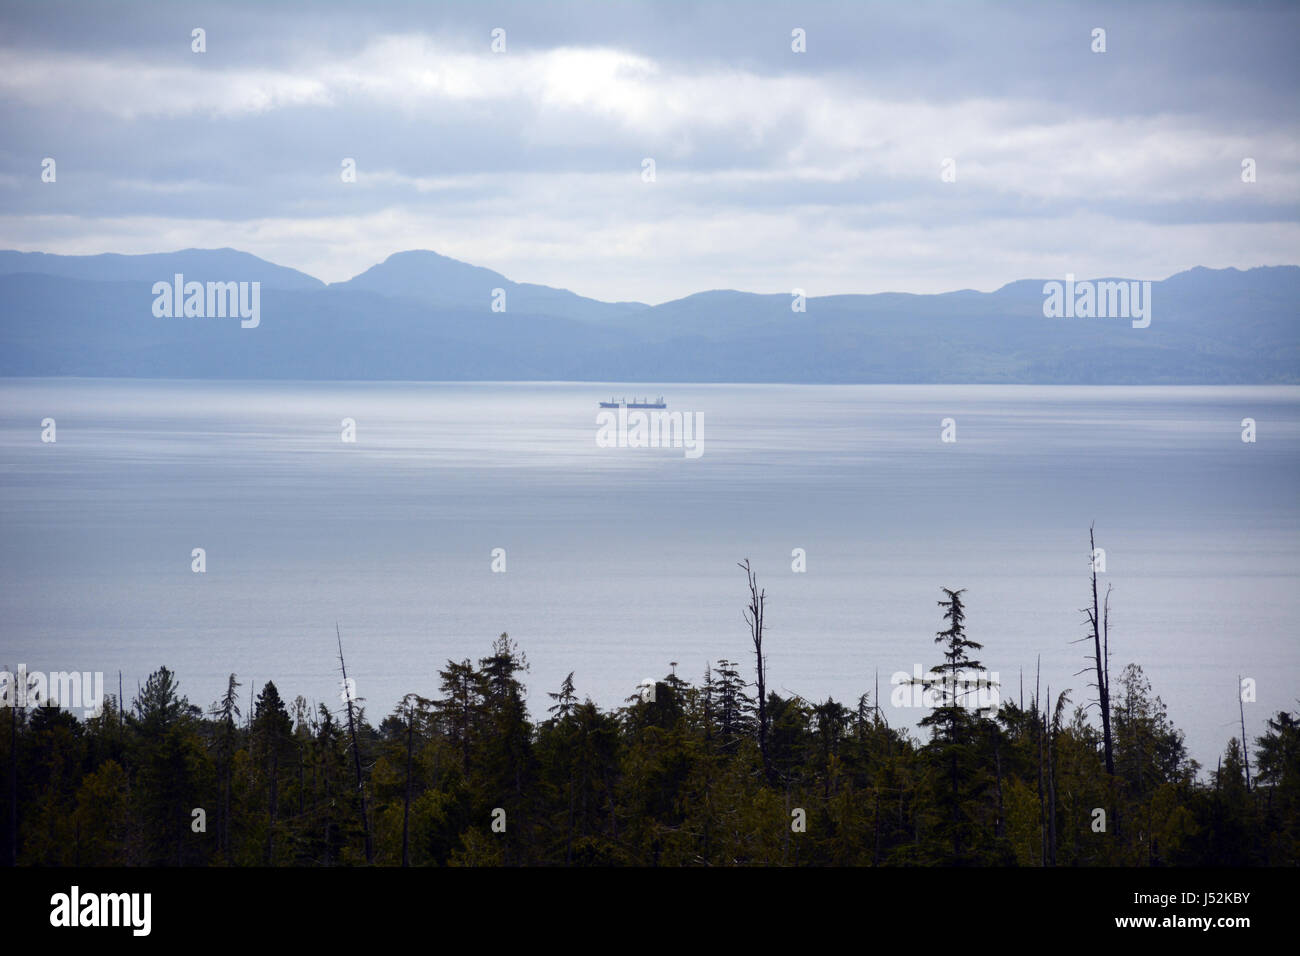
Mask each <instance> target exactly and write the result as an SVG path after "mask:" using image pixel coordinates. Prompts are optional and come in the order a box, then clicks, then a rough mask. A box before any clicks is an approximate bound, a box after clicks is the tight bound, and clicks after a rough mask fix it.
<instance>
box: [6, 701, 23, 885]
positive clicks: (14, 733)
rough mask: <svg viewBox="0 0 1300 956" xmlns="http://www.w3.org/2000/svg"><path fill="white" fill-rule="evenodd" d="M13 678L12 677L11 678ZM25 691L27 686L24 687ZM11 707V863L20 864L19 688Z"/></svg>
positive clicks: (13, 864)
mask: <svg viewBox="0 0 1300 956" xmlns="http://www.w3.org/2000/svg"><path fill="white" fill-rule="evenodd" d="M11 679H12V678H11ZM23 690H24V691H26V690H27V688H25V687H24V688H23ZM11 692H12V693H13V694H14V705H13V706H12V707H10V708H9V865H10V866H17V865H18V701H19V699H20V698H19V697H18V689H17V687H13V688H12V690H11Z"/></svg>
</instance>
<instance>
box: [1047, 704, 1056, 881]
mask: <svg viewBox="0 0 1300 956" xmlns="http://www.w3.org/2000/svg"><path fill="white" fill-rule="evenodd" d="M1047 702H1048V703H1049V704H1050V703H1051V702H1052V688H1051V686H1050V685H1049V686H1048V688H1047ZM1055 744H1056V718H1055V716H1053V717H1052V718H1051V719H1050V720H1049V721H1047V865H1048V866H1056V761H1055V758H1054V755H1053V753H1052V751H1053V749H1054V748H1055Z"/></svg>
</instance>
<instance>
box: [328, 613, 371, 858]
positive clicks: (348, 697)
mask: <svg viewBox="0 0 1300 956" xmlns="http://www.w3.org/2000/svg"><path fill="white" fill-rule="evenodd" d="M334 634H335V636H336V637H338V640H339V670H341V671H342V672H343V696H344V698H345V703H346V704H347V708H348V736H349V737H351V739H352V762H353V766H354V767H355V768H356V773H357V796H358V797H360V798H361V832H362V833H364V834H365V840H366V862H367V863H374V862H375V847H374V844H373V843H372V842H371V840H370V815H369V814H368V813H367V812H366V787H365V784H364V783H363V782H362V779H361V749H360V748H359V747H358V746H357V725H356V721H355V720H354V719H353V715H352V700H353V697H354V696H355V695H354V694H353V693H352V689H351V686H350V685H349V684H348V667H347V665H346V664H345V663H343V636H342V635H341V634H340V633H339V625H338V622H337V621H336V622H335V623H334Z"/></svg>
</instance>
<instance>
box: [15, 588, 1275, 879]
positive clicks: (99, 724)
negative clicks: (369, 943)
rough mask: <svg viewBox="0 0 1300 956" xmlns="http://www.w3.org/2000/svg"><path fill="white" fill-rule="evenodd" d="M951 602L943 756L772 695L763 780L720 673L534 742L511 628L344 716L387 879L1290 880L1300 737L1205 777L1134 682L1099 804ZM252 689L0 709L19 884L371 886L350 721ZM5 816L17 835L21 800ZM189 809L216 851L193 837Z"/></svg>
mask: <svg viewBox="0 0 1300 956" xmlns="http://www.w3.org/2000/svg"><path fill="white" fill-rule="evenodd" d="M961 595H962V592H961V591H958V590H950V591H946V594H945V598H946V599H945V600H944V601H942V602H940V604H941V606H942V607H943V609H944V615H945V620H946V623H947V627H946V628H945V629H944V630H943V631H941V632H940V633H939V635H938V638H939V641H938V643H939V644H940V645H941V647H942V650H943V663H941V664H939V665H937V666H935V667H934V668H932V669H931V671H930V675H929V676H928V677H927V678H925V680H926V682H928V683H929V685H930V686H931V687H932V689H933V691H934V693H936V694H937V695H938V699H937V701H936V703H937V704H938V706H936V707H934V708H933V710H932V711H931V713H930V714H929V715H928V716H927V717H926V718H925V719H924V720H923V721H922V722H921V723H922V726H923V727H924V728H926V729H928V730H929V740H927V741H924V742H922V741H918V740H916V739H914V738H913V737H912V736H911V735H910V734H909V733H908V732H907V731H906V730H905V729H900V728H894V727H890V726H889V724H888V723H887V722H886V721H885V720H884V719H883V718H882V716H881V714H880V712H879V710H878V709H877V708H876V706H875V704H874V702H873V701H872V698H871V696H870V695H868V694H863V695H861V696H860V697H859V698H857V700H856V701H855V703H854V705H853V706H852V707H848V706H845V705H844V704H841V703H839V702H837V701H834V700H826V701H823V702H821V703H812V702H809V701H805V700H803V699H801V698H799V697H795V696H782V695H781V694H778V693H775V692H771V691H769V693H768V694H767V699H766V701H765V712H766V716H767V724H768V729H767V750H768V753H767V761H766V764H765V762H764V760H763V756H762V754H761V753H760V749H759V741H758V721H757V719H756V711H757V707H756V702H755V701H754V699H752V698H751V697H750V696H749V695H748V693H747V691H748V689H749V687H751V686H752V685H747V684H746V682H745V679H744V677H743V676H742V675H741V673H740V671H739V669H738V668H737V666H736V665H735V664H732V663H730V662H729V661H726V660H722V661H718V662H717V665H716V666H715V667H713V668H706V670H705V679H704V682H703V686H699V687H697V686H694V685H692V684H690V683H688V682H686V681H684V680H682V679H681V678H679V677H678V676H677V675H676V672H675V670H674V671H673V672H671V673H669V674H667V675H666V676H664V677H663V678H661V679H660V680H658V681H656V682H653V691H652V692H651V690H650V688H649V687H648V686H647V687H645V688H642V689H639V690H638V692H637V693H635V694H633V695H632V696H631V697H630V699H629V700H628V702H627V703H626V704H625V705H624V706H622V707H620V708H618V709H617V710H615V711H602V710H601V709H600V708H599V707H597V706H596V705H595V704H594V703H592V702H591V701H590V700H583V699H582V698H581V697H580V695H579V693H578V690H577V688H576V686H575V682H574V675H573V674H570V675H569V676H568V677H567V678H566V679H565V680H564V681H563V683H562V684H561V686H560V688H559V689H558V690H557V691H555V692H552V693H550V694H549V695H548V696H549V697H550V699H551V700H552V701H554V704H553V705H552V706H551V707H550V708H549V709H548V715H547V717H546V718H545V719H544V720H541V721H540V722H536V723H535V722H534V721H533V720H532V719H531V718H530V716H529V714H528V711H527V707H526V705H525V688H524V685H523V683H522V676H523V675H524V674H525V673H526V672H527V667H528V665H527V662H526V660H525V659H524V656H523V654H522V653H520V652H519V650H518V648H517V647H516V646H515V644H514V643H513V642H512V641H511V640H510V639H509V638H508V637H507V636H506V635H504V634H503V635H501V637H500V638H498V639H497V641H495V642H494V643H493V645H492V647H491V650H490V652H489V653H488V655H487V656H485V657H483V658H481V659H479V660H478V661H477V663H474V662H471V661H470V660H463V661H461V662H459V663H456V662H448V663H447V665H446V667H445V668H444V669H443V670H441V671H440V672H439V675H438V677H439V696H438V697H437V698H436V699H432V700H426V699H424V698H422V697H419V696H417V695H414V694H412V695H408V697H407V698H405V699H404V700H403V701H402V703H401V704H400V705H399V707H398V708H397V709H396V710H395V711H394V712H393V713H392V714H391V715H389V716H387V717H385V718H384V719H383V720H382V721H380V722H379V724H378V726H373V725H371V724H370V723H369V722H368V721H367V720H366V717H365V714H364V711H362V710H361V709H360V708H359V707H356V708H354V714H355V719H356V721H357V737H358V744H359V747H360V752H361V754H362V760H361V764H362V773H363V778H364V785H365V793H366V795H367V799H368V808H367V815H366V820H367V822H368V826H369V828H370V830H371V832H372V839H373V848H374V850H373V852H374V860H375V863H376V864H378V865H387V866H399V865H402V864H403V862H404V861H409V864H410V865H412V866H476V865H477V866H481V865H555V866H608V865H636V866H683V865H686V866H723V865H852V866H873V865H944V866H949V865H1004V864H1020V865H1028V866H1039V865H1043V864H1044V863H1046V864H1048V865H1051V864H1052V863H1053V862H1054V864H1055V865H1057V866H1085V865H1117V864H1129V865H1230V866H1238V865H1261V864H1267V865H1295V864H1297V863H1298V862H1300V720H1298V718H1297V715H1294V714H1288V713H1279V714H1277V715H1276V716H1275V717H1273V718H1272V719H1270V720H1269V721H1268V723H1267V727H1268V729H1267V731H1266V732H1265V733H1264V734H1263V735H1262V736H1260V737H1258V738H1257V739H1256V740H1255V741H1254V746H1253V748H1252V751H1251V765H1252V767H1253V768H1254V769H1255V774H1254V775H1253V778H1252V782H1251V785H1250V786H1248V785H1247V782H1246V777H1245V762H1244V759H1243V754H1242V749H1241V742H1240V741H1239V740H1232V741H1230V742H1229V743H1228V746H1227V749H1226V751H1225V753H1224V756H1223V758H1222V761H1221V762H1220V763H1219V765H1218V766H1217V767H1216V768H1215V770H1214V772H1213V773H1211V774H1209V775H1208V778H1207V779H1205V780H1201V779H1199V778H1198V776H1197V767H1196V764H1195V763H1194V762H1193V761H1191V760H1189V759H1188V757H1187V754H1186V750H1185V747H1184V745H1183V739H1182V734H1181V732H1180V731H1178V730H1177V728H1175V727H1174V726H1173V725H1172V724H1171V723H1170V721H1169V718H1168V715H1167V713H1166V711H1165V708H1164V705H1163V704H1162V703H1161V702H1160V699H1159V698H1158V697H1157V696H1155V694H1154V693H1153V691H1152V688H1151V685H1150V682H1149V681H1148V680H1147V679H1146V677H1145V676H1144V675H1143V673H1142V670H1141V668H1139V667H1137V666H1136V665H1130V666H1129V667H1128V668H1126V669H1125V670H1124V672H1123V675H1122V677H1121V679H1120V680H1119V681H1117V683H1116V691H1117V693H1116V697H1115V703H1114V713H1113V728H1114V732H1115V762H1116V780H1115V783H1114V786H1113V788H1112V787H1111V784H1110V783H1109V782H1108V778H1107V776H1106V774H1105V768H1104V759H1103V754H1102V745H1101V739H1100V731H1099V730H1098V729H1097V727H1096V726H1094V724H1092V723H1089V721H1088V719H1087V715H1086V713H1085V711H1084V709H1083V708H1075V709H1074V711H1073V714H1072V716H1071V715H1070V714H1069V713H1067V711H1066V704H1067V702H1068V697H1067V695H1066V694H1065V693H1058V694H1057V695H1056V696H1055V700H1054V701H1052V700H1048V701H1047V703H1046V705H1044V704H1040V702H1039V701H1038V700H1037V699H1034V700H1031V701H1029V702H1027V704H1017V703H1015V702H1013V701H1010V700H1006V699H1003V700H1002V701H1001V702H1000V705H999V706H998V707H997V708H996V710H995V711H993V710H989V711H982V710H978V709H976V708H975V707H973V706H971V701H969V700H967V699H965V698H966V696H967V695H969V694H972V693H974V692H975V691H974V690H973V689H972V687H971V685H969V684H968V683H967V684H963V680H966V679H968V678H969V676H970V674H971V672H974V671H978V669H979V666H980V665H979V662H978V661H976V660H972V659H971V657H970V654H971V652H973V651H977V650H979V649H980V646H979V645H978V644H977V643H975V642H974V641H971V640H970V639H969V638H967V637H966V621H965V610H964V606H963V604H962V597H961ZM361 669H364V664H363V665H362V666H361ZM238 686H239V685H238V682H237V681H235V679H234V676H233V675H232V676H231V678H230V681H229V684H228V690H227V693H226V694H225V695H224V696H223V698H222V700H221V701H219V702H218V703H216V704H214V705H213V706H212V708H211V709H210V710H209V712H208V714H207V715H206V716H204V715H202V714H200V712H199V711H198V710H197V709H196V708H194V707H192V706H191V705H190V704H189V702H188V701H187V700H186V699H185V698H184V697H183V696H181V694H180V692H179V688H178V686H177V683H176V680H175V677H174V676H173V675H172V674H171V672H170V671H168V670H166V669H165V668H163V669H160V670H159V671H157V672H156V673H155V674H153V675H152V676H151V677H150V678H149V680H148V681H147V682H146V684H145V686H144V688H142V689H141V691H140V693H139V695H138V696H137V698H136V700H135V701H134V702H133V703H132V705H131V707H130V709H129V713H127V714H125V715H124V714H123V713H122V710H121V708H120V707H119V704H118V702H117V701H116V700H115V699H113V698H110V699H109V700H108V701H106V703H105V707H104V710H103V713H102V714H100V715H97V716H95V717H92V718H89V719H86V720H80V719H78V718H77V717H75V716H73V715H72V714H69V713H66V712H63V711H60V710H57V709H53V708H46V707H40V708H27V709H24V710H22V711H16V710H11V711H8V712H5V713H4V714H3V717H4V718H5V719H4V721H3V727H0V730H2V731H3V732H2V733H0V762H2V763H3V766H5V767H9V766H11V765H12V766H13V767H15V770H16V782H15V785H16V789H17V793H18V818H19V831H18V832H19V841H18V845H17V847H16V849H17V859H18V862H19V863H20V864H27V865H55V866H57V865H73V864H89V865H263V864H268V863H269V864H271V865H276V866H286V865H315V866H338V865H363V864H364V863H365V861H366V852H365V832H364V830H363V827H362V815H361V805H360V796H359V793H358V790H357V787H356V783H355V774H354V765H353V755H352V753H351V750H350V741H349V735H348V733H347V728H346V717H345V716H343V711H342V710H341V709H339V710H336V711H333V712H332V711H331V710H329V709H328V708H327V707H325V706H323V705H322V706H319V707H318V708H317V709H316V711H315V712H313V711H311V710H310V709H309V708H308V707H307V705H306V702H305V701H303V700H302V699H301V698H299V699H298V700H296V701H294V702H293V703H292V704H286V702H285V700H284V699H283V698H282V697H281V695H280V693H279V691H278V689H277V688H276V685H275V684H274V683H271V682H268V683H267V684H265V685H264V686H263V688H262V690H261V692H260V694H259V695H258V697H257V701H256V703H255V705H254V710H253V714H252V719H251V721H249V723H248V724H246V725H241V722H240V719H239V717H240V714H239V709H238V706H237V701H238V696H237V689H238ZM1094 716H1095V715H1094ZM11 720H12V722H13V724H12V733H13V738H14V741H15V743H16V747H17V749H16V751H12V750H11V749H10V747H11V744H10V721H11ZM11 756H13V757H16V759H14V760H12V761H11ZM1040 762H1041V765H1042V780H1043V784H1042V787H1041V796H1040V785H1039V780H1040ZM1111 789H1113V790H1114V793H1113V794H1112V793H1110V790H1111ZM3 804H4V805H3V814H4V818H5V819H8V813H9V804H8V788H7V787H6V788H5V794H4V797H3ZM1112 807H1113V808H1115V809H1111V808H1112ZM196 808H201V809H204V810H205V811H206V814H207V828H206V832H201V831H200V830H196V829H195V828H194V827H193V826H192V823H193V820H194V819H195V818H194V816H193V811H194V810H195V809H196ZM1098 808H1103V809H1106V810H1107V814H1108V819H1107V821H1106V827H1105V829H1104V830H1103V831H1098V829H1096V828H1095V824H1094V821H1095V820H1096V819H1097V818H1096V816H1095V811H1096V810H1097V809H1098ZM1116 810H1117V811H1118V812H1117V813H1116V812H1115V811H1116ZM502 813H503V814H504V816H503V817H501V816H500V814H502ZM1117 819H1118V821H1119V822H1118V824H1117ZM494 820H499V821H503V822H504V830H501V829H500V827H499V826H498V827H496V828H494ZM799 823H802V828H800V826H799V825H798V824H799ZM5 839H6V843H5V845H4V847H3V848H2V849H3V851H4V854H5V858H7V856H8V852H9V844H8V842H7V841H8V838H7V835H6V838H5Z"/></svg>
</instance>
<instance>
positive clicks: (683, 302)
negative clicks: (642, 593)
mask: <svg viewBox="0 0 1300 956" xmlns="http://www.w3.org/2000/svg"><path fill="white" fill-rule="evenodd" d="M178 273H179V274H182V275H183V276H184V279H185V281H186V282H191V281H196V282H201V283H206V282H249V283H252V282H258V283H260V322H259V324H258V325H257V327H256V328H241V324H240V321H239V320H238V319H237V318H234V319H232V318H198V317H189V318H183V317H158V316H156V315H155V313H154V309H153V305H154V302H155V298H156V295H155V293H154V291H153V288H154V284H155V283H158V282H163V283H167V284H171V283H172V281H173V276H174V275H176V274H178ZM1062 278H1063V277H1061V276H1052V277H1047V278H1046V279H1024V280H1020V281H1017V282H1012V283H1010V284H1008V285H1005V286H1003V287H1002V288H1000V289H997V290H996V291H993V292H977V291H973V290H964V291H958V292H949V293H943V294H938V295H912V294H905V293H880V294H873V295H835V296H824V297H811V298H808V299H807V300H806V303H805V309H806V310H805V311H802V312H797V311H793V310H792V308H791V305H792V296H791V295H788V294H771V295H760V294H755V293H747V292H736V291H731V290H721V291H709V292H700V293H698V294H695V295H691V296H687V297H686V298H683V299H677V300H674V301H671V302H665V303H663V304H660V305H654V306H652V305H646V304H644V303H639V302H603V301H599V300H596V299H590V298H586V297H583V296H580V295H577V294H575V293H573V292H570V291H568V290H565V289H557V288H551V287H549V286H542V285H532V284H526V283H516V282H511V281H510V280H509V279H507V278H506V277H505V276H503V275H501V274H500V273H497V272H494V271H492V270H490V269H485V268H482V267H480V266H474V265H470V264H468V263H464V262H459V261H457V260H455V259H451V258H448V257H446V256H441V255H438V254H437V253H434V252H427V251H410V252H400V253H396V254H394V255H392V256H390V257H389V258H388V259H386V260H385V261H384V262H382V263H379V264H377V265H375V266H373V267H371V268H370V269H367V270H366V271H365V272H362V273H361V274H360V275H357V276H355V277H353V278H351V279H349V280H347V281H345V282H337V283H333V284H326V283H323V282H321V281H320V280H318V279H315V278H313V277H312V276H309V275H306V274H305V273H302V272H299V271H297V270H294V269H290V268H286V267H284V266H280V265H276V264H275V263H272V262H267V261H266V260H264V259H260V258H258V257H256V256H253V255H251V254H249V253H246V252H239V251H237V250H234V249H185V250H181V251H178V252H169V253H155V254H150V255H113V254H106V255H96V256H58V255H49V254H45V253H37V252H13V251H0V375H5V376H102V377H135V378H231V379H249V378H285V379H375V380H385V379H386V380H416V381H418V380H446V381H454V380H459V381H468V380H491V381H511V380H514V381H592V382H614V383H626V384H627V385H629V386H632V385H635V384H638V383H667V382H790V383H897V384H930V383H963V384H976V383H1006V384H1015V383H1036V384H1266V383H1288V384H1295V383H1297V382H1300V309H1298V303H1300V267H1297V266H1269V267H1259V268H1253V269H1248V270H1245V271H1242V270H1238V269H1217V270H1215V269H1207V268H1202V267H1198V268H1194V269H1191V270H1188V271H1186V272H1180V273H1178V274H1176V275H1173V276H1170V277H1169V278H1167V279H1164V280H1162V281H1154V282H1152V283H1151V306H1152V308H1151V323H1150V326H1149V327H1147V328H1133V327H1132V325H1131V323H1130V321H1129V320H1128V319H1126V318H1047V317H1045V316H1044V314H1043V312H1044V309H1043V304H1044V298H1045V295H1044V283H1045V282H1047V281H1060V280H1061V279H1062ZM1081 278H1082V277H1081ZM1096 281H1099V282H1100V281H1109V280H1107V279H1103V278H1102V277H1097V278H1096ZM497 290H500V291H497ZM494 302H496V303H497V305H498V309H499V308H500V307H501V306H502V305H503V306H504V311H494V310H493V307H492V306H493V303H494Z"/></svg>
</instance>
